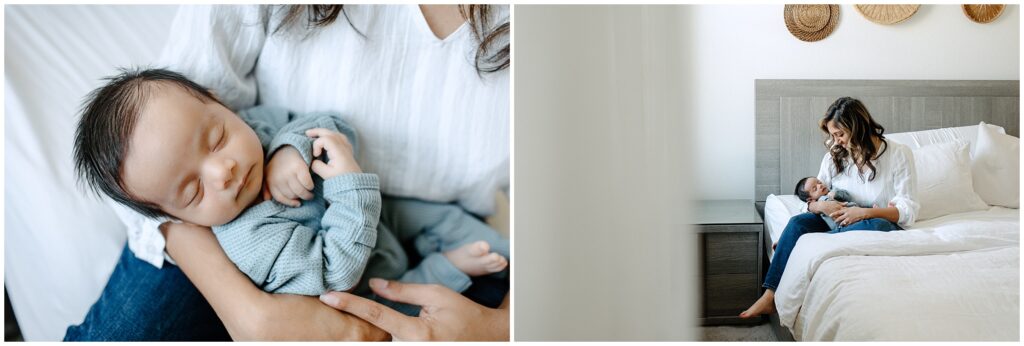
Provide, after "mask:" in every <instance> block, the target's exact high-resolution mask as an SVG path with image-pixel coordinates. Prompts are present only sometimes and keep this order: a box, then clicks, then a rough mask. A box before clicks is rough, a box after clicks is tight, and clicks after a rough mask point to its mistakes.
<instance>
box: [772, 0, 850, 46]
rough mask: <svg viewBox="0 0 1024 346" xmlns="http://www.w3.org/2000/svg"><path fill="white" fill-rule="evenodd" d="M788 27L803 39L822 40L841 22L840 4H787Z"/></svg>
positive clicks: (784, 11)
mask: <svg viewBox="0 0 1024 346" xmlns="http://www.w3.org/2000/svg"><path fill="white" fill-rule="evenodd" d="M783 16H785V19H786V29H789V33H791V34H793V36H796V38H798V39H800V40H801V41H807V42H814V41H821V40H822V39H824V38H826V37H828V35H830V34H832V31H833V30H835V28H836V25H837V24H839V5H786V7H785V8H784V9H783Z"/></svg>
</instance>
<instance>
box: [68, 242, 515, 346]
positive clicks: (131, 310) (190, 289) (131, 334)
mask: <svg viewBox="0 0 1024 346" xmlns="http://www.w3.org/2000/svg"><path fill="white" fill-rule="evenodd" d="M508 290H509V281H508V279H507V278H504V279H500V278H494V277H492V276H482V277H475V278H473V285H472V286H470V288H469V289H468V290H466V291H465V292H462V295H464V296H466V297H468V298H469V299H471V300H473V301H475V302H477V303H479V304H482V305H484V306H488V307H492V308H496V307H498V305H501V302H502V300H503V299H504V298H505V294H506V293H508ZM113 340H117V341H157V340H214V341H222V340H231V337H230V335H228V332H227V330H226V329H225V328H224V324H223V323H221V321H220V319H218V318H217V315H216V314H215V313H214V311H213V308H212V307H210V304H209V303H207V302H206V299H205V298H203V296H202V295H201V294H200V293H199V291H198V290H197V289H196V288H195V286H193V285H192V282H191V281H189V280H188V278H187V277H185V274H184V273H182V272H181V269H179V268H178V267H177V266H175V265H172V264H170V263H164V267H163V268H162V269H161V268H156V267H154V266H153V265H151V264H149V263H146V262H144V261H142V260H140V259H138V258H136V257H135V254H134V253H132V252H131V250H129V249H128V246H127V245H125V247H124V250H122V251H121V258H120V259H119V260H118V262H117V266H116V267H115V268H114V273H113V274H111V275H110V279H109V280H108V281H107V286H106V287H104V288H103V293H102V294H101V295H100V298H99V300H97V301H96V303H94V304H93V305H92V307H90V308H89V312H88V313H87V314H86V316H85V320H84V321H82V324H79V325H73V326H70V327H68V330H67V332H66V334H65V335H64V341H113Z"/></svg>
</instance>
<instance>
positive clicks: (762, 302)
mask: <svg viewBox="0 0 1024 346" xmlns="http://www.w3.org/2000/svg"><path fill="white" fill-rule="evenodd" d="M819 126H820V128H821V130H822V132H824V133H825V135H826V140H825V147H826V148H827V149H828V152H827V153H826V154H825V157H824V158H823V159H822V161H821V169H820V170H819V171H818V175H817V177H816V178H817V180H819V181H820V182H821V183H822V184H823V185H824V186H825V187H828V188H829V189H831V190H833V191H837V190H843V191H846V192H848V193H849V195H850V198H851V199H852V201H850V202H853V204H855V205H856V206H853V204H845V203H843V202H839V201H835V200H821V201H818V200H810V201H807V212H806V213H803V214H800V215H797V216H794V217H793V218H792V219H790V220H789V223H788V224H787V225H786V228H785V229H784V230H783V232H782V236H781V237H780V238H779V243H778V245H777V247H776V249H775V255H774V257H772V261H771V266H770V267H769V269H768V273H767V274H766V275H765V281H764V285H763V286H762V287H764V288H765V292H764V294H763V295H762V296H761V298H760V299H758V300H757V301H756V302H754V304H753V305H751V306H750V308H748V309H747V310H746V311H744V312H743V313H741V314H740V317H742V318H751V317H757V316H760V315H763V314H770V313H773V312H774V311H775V290H776V289H777V288H778V286H779V282H780V281H781V280H782V273H783V271H784V270H785V268H786V262H787V261H788V260H789V255H790V253H791V252H792V251H793V248H794V247H796V245H797V241H798V240H799V239H800V237H801V236H802V235H804V234H807V233H819V232H828V233H841V232H846V231H883V232H887V231H892V230H902V229H903V228H904V227H907V226H910V225H912V224H913V223H914V220H915V219H916V217H917V213H918V210H919V209H920V205H919V204H918V203H917V201H916V200H915V195H916V190H917V186H916V185H917V179H916V176H915V172H914V158H913V156H911V155H912V154H911V152H910V149H909V148H907V147H906V146H904V145H902V144H898V143H894V142H892V141H888V140H886V139H885V136H884V133H885V129H884V128H883V127H882V126H881V125H879V124H878V123H877V122H875V120H874V119H872V118H871V114H870V113H869V112H868V110H867V107H865V106H864V104H863V103H861V102H860V101H859V100H857V99H854V98H851V97H843V98H840V99H838V100H836V101H835V102H834V103H832V105H831V106H829V108H828V111H826V112H825V117H824V118H823V119H821V121H820V122H819ZM797 188H798V189H799V188H800V187H799V186H798V187H797ZM848 205H849V206H848ZM867 206H870V207H867ZM820 215H826V216H829V217H831V219H833V220H834V221H835V223H836V225H837V228H836V229H831V228H830V227H829V225H828V224H827V223H826V222H825V220H824V219H823V218H822V217H821V216H820Z"/></svg>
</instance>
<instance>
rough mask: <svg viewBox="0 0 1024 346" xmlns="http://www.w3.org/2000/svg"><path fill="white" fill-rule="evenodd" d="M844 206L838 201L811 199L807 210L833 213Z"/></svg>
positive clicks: (827, 213) (816, 212)
mask: <svg viewBox="0 0 1024 346" xmlns="http://www.w3.org/2000/svg"><path fill="white" fill-rule="evenodd" d="M843 208H844V206H843V204H842V203H839V202H836V201H810V202H808V203H807V211H809V212H812V213H815V214H825V215H831V214H832V213H835V212H836V211H838V210H840V209H843Z"/></svg>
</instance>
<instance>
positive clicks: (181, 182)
mask: <svg viewBox="0 0 1024 346" xmlns="http://www.w3.org/2000/svg"><path fill="white" fill-rule="evenodd" d="M150 90H151V93H150V95H149V99H148V100H147V102H146V104H145V105H144V107H143V109H142V111H141V113H140V115H139V119H138V121H137V122H136V124H135V131H134V132H133V134H132V138H131V144H130V147H129V151H128V154H127V156H126V158H125V162H124V165H123V171H122V175H123V178H124V183H125V185H126V186H125V187H126V189H127V190H128V191H129V192H130V193H132V194H133V195H135V196H136V197H137V198H140V199H142V200H144V201H148V202H151V203H154V204H156V205H158V206H159V207H160V209H161V210H163V211H164V212H166V213H168V214H170V215H172V216H174V217H176V218H178V219H180V220H181V221H185V222H189V223H193V224H196V225H202V226H216V225H222V224H225V223H227V222H229V221H231V220H233V219H234V218H235V217H237V216H238V215H239V214H240V213H241V212H242V210H244V209H245V208H246V207H248V206H249V205H250V204H252V203H253V201H255V200H256V199H257V197H258V196H259V194H260V191H261V188H262V185H263V184H262V183H263V147H262V145H261V144H260V141H259V138H258V137H256V133H255V132H254V131H253V130H252V128H250V127H249V126H248V125H247V124H246V123H245V122H244V121H242V119H241V118H239V117H238V116H237V115H236V114H235V113H233V112H231V110H229V109H227V108H225V107H224V106H222V105H220V104H219V103H217V102H214V101H208V102H206V103H204V102H202V101H201V100H199V99H198V98H196V97H195V96H193V95H192V94H190V93H188V92H187V91H185V90H184V89H183V88H182V87H179V86H176V85H171V84H166V83H161V84H159V85H155V86H153V88H152V89H150Z"/></svg>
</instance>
